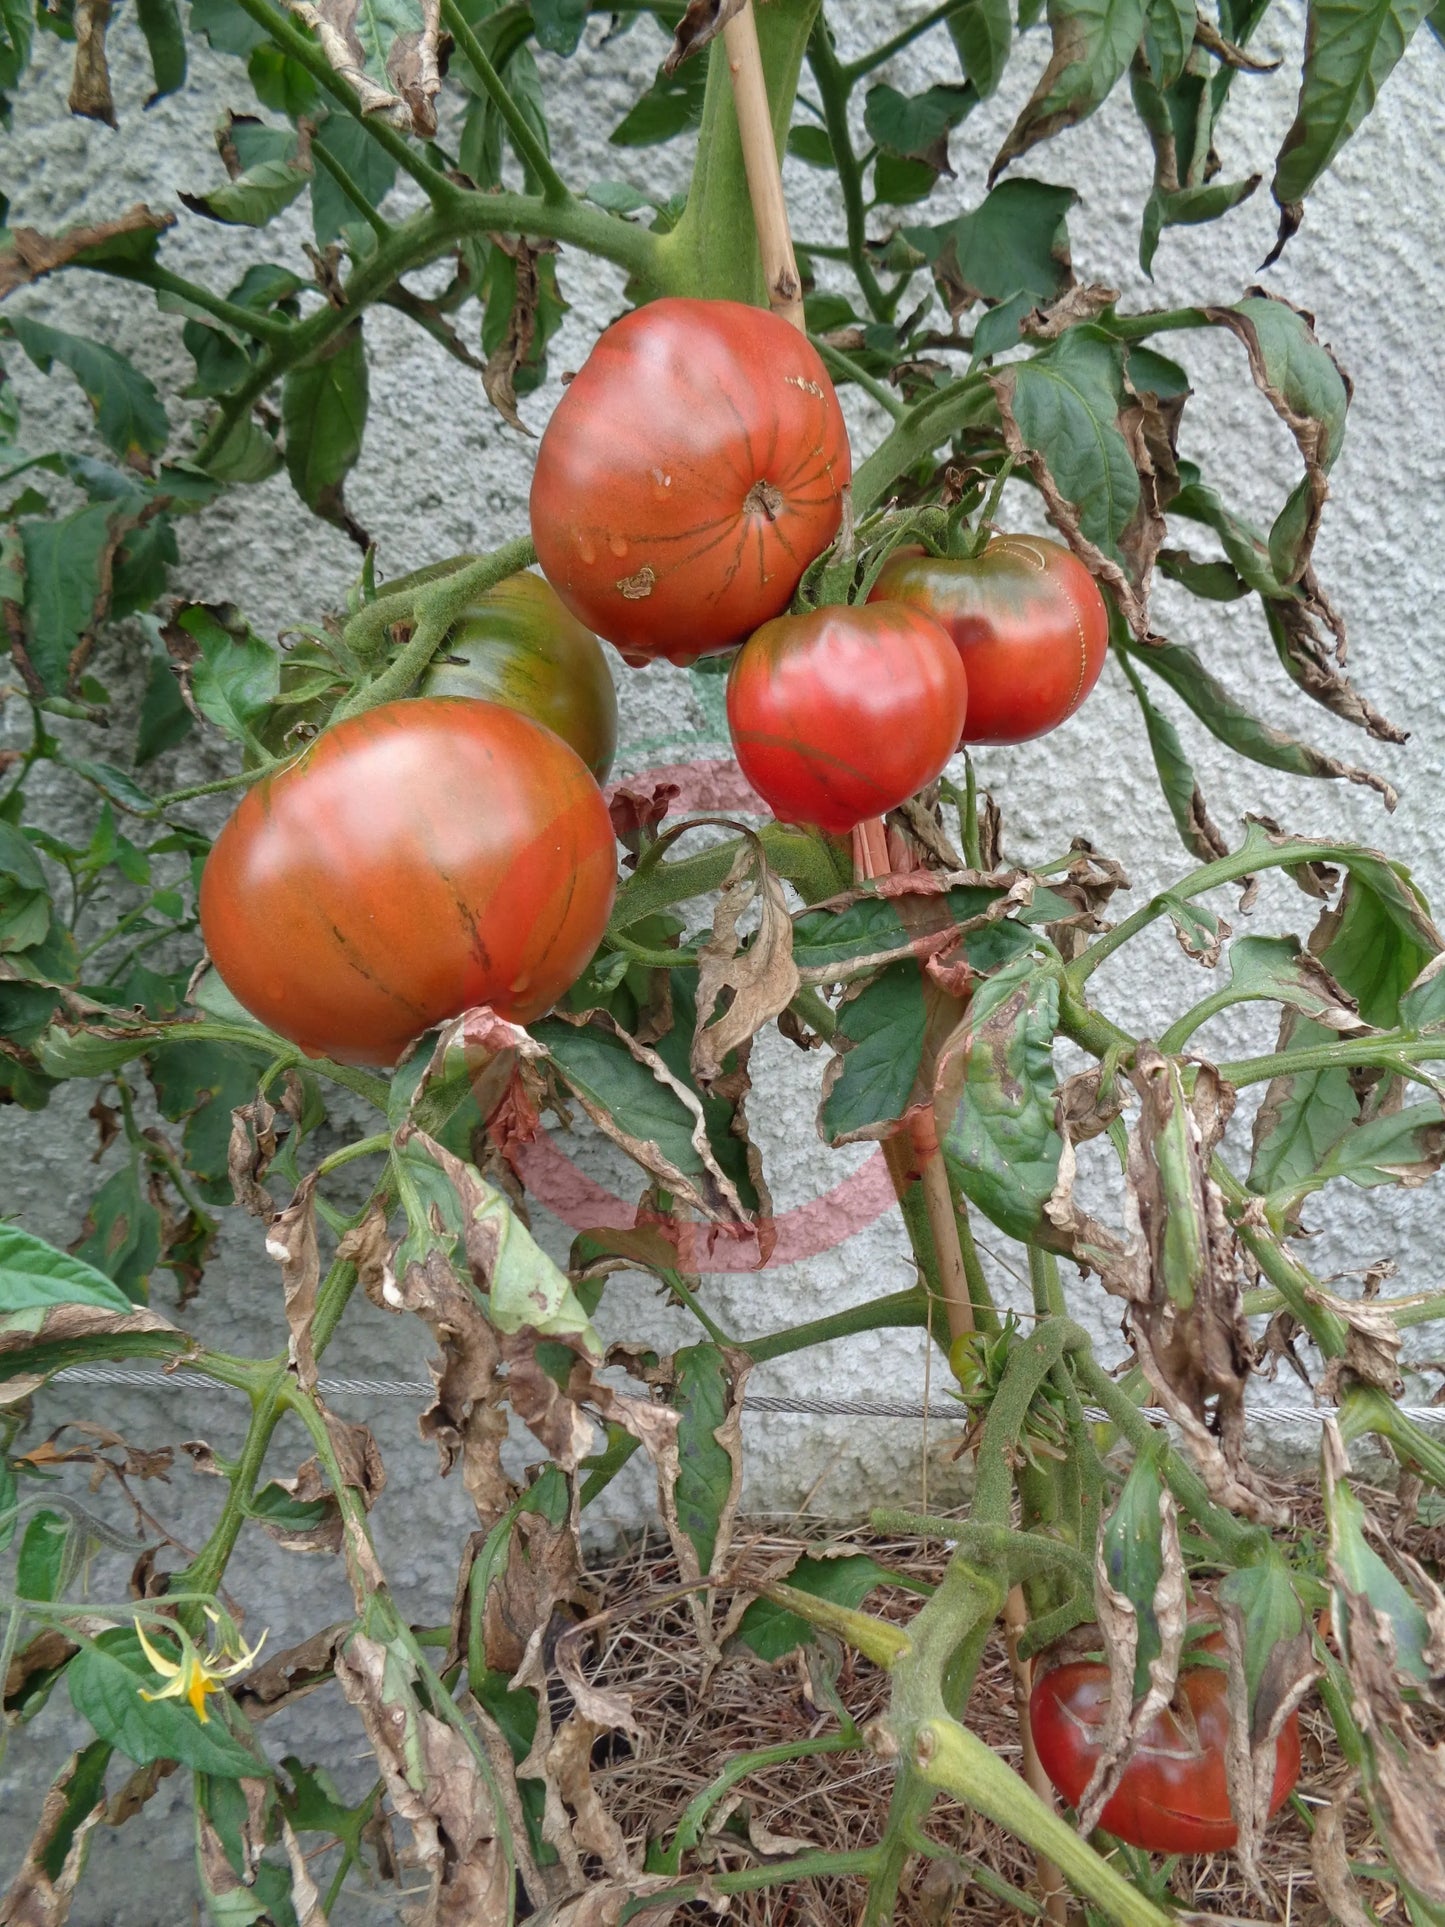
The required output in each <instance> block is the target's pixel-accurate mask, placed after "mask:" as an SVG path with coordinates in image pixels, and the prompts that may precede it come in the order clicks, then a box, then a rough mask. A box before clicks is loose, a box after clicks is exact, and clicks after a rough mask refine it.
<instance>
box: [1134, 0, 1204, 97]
mask: <svg viewBox="0 0 1445 1927" xmlns="http://www.w3.org/2000/svg"><path fill="white" fill-rule="evenodd" d="M1195 18H1196V9H1195V5H1194V0H1147V8H1146V11H1145V15H1144V58H1145V59H1146V60H1147V61H1148V63H1149V71H1150V73H1151V74H1152V75H1153V76H1154V80H1155V84H1156V85H1157V86H1159V87H1165V88H1167V87H1172V86H1173V85H1174V83H1175V81H1176V80H1178V78H1179V76H1180V75H1181V74H1182V73H1183V72H1184V63H1185V61H1186V60H1188V58H1189V56H1190V54H1191V53H1192V52H1193V50H1194V22H1195Z"/></svg>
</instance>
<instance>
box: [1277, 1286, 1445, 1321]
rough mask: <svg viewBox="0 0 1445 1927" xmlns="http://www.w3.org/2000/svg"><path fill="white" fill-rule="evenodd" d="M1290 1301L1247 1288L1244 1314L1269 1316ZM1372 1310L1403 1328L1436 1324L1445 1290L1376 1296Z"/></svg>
mask: <svg viewBox="0 0 1445 1927" xmlns="http://www.w3.org/2000/svg"><path fill="white" fill-rule="evenodd" d="M1286 1302H1287V1301H1286V1299H1285V1295H1284V1293H1283V1292H1282V1291H1264V1290H1260V1291H1247V1292H1246V1293H1245V1294H1244V1315H1245V1317H1246V1318H1268V1317H1270V1316H1271V1315H1272V1314H1273V1313H1274V1312H1277V1311H1279V1310H1280V1309H1281V1308H1282V1307H1283V1306H1284V1305H1285V1304H1286ZM1370 1310H1371V1311H1382V1312H1384V1313H1385V1314H1386V1315H1387V1316H1388V1317H1390V1318H1392V1319H1393V1320H1394V1321H1395V1323H1396V1325H1398V1326H1399V1328H1400V1330H1401V1331H1404V1330H1406V1329H1407V1328H1408V1327H1410V1326H1412V1325H1433V1324H1435V1323H1436V1321H1437V1320H1439V1319H1442V1318H1445V1294H1441V1293H1439V1292H1421V1293H1418V1294H1416V1293H1412V1294H1411V1295H1410V1296H1409V1297H1405V1298H1372V1299H1371V1300H1370Z"/></svg>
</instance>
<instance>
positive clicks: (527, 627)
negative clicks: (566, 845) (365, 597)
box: [387, 571, 617, 783]
mask: <svg viewBox="0 0 1445 1927" xmlns="http://www.w3.org/2000/svg"><path fill="white" fill-rule="evenodd" d="M399 586H400V585H399V584H396V583H388V584H387V587H388V589H389V590H391V591H393V592H395V590H396V589H397V588H398V587H399ZM421 693H422V695H424V696H471V697H474V698H475V697H480V698H483V699H484V700H486V701H489V702H494V703H504V704H505V705H506V707H507V708H508V709H516V710H519V711H520V712H521V714H522V715H524V716H530V717H532V718H533V720H534V721H536V722H539V723H545V724H546V725H547V727H548V728H549V729H555V730H556V732H557V734H558V735H559V736H560V737H561V738H562V740H563V742H564V743H570V744H571V745H572V747H573V749H575V750H576V752H577V754H578V755H579V756H580V757H581V758H582V761H583V762H584V763H585V764H586V765H587V767H588V768H589V769H590V770H591V772H592V774H593V775H594V776H595V777H596V778H597V781H598V782H599V783H605V782H606V781H607V776H608V772H609V771H610V770H611V768H612V759H613V757H614V756H615V755H616V753H617V691H616V689H615V688H614V686H613V682H612V672H611V670H610V669H609V668H608V666H607V658H606V656H605V655H604V654H603V652H602V649H601V646H600V645H599V643H598V641H597V638H596V636H594V635H593V633H592V631H591V630H590V629H586V628H584V627H583V625H582V624H581V623H580V622H579V621H578V620H577V618H576V617H575V616H574V615H572V614H571V613H570V611H568V610H567V609H565V608H563V606H562V603H561V600H560V598H559V597H558V595H557V593H556V591H555V590H554V589H553V588H551V586H550V585H549V584H548V583H546V582H544V581H543V580H542V578H541V576H539V575H533V574H532V573H531V572H530V571H524V572H522V573H520V574H517V575H511V576H508V577H507V578H506V580H505V581H503V582H499V583H498V584H497V585H496V587H495V588H494V589H488V590H486V591H484V593H483V594H481V595H479V596H478V597H477V598H476V600H475V601H474V602H473V603H471V604H470V606H469V607H468V608H467V609H466V610H465V611H464V613H463V614H462V615H461V616H460V617H459V619H458V620H457V621H456V622H455V623H454V624H453V626H452V627H451V628H450V629H449V630H448V631H447V634H446V638H445V640H444V641H443V643H442V645H441V648H440V650H439V652H438V654H437V657H436V660H435V662H434V663H433V664H432V667H431V668H430V669H429V670H428V671H427V673H426V675H425V676H424V677H423V678H422V683H421Z"/></svg>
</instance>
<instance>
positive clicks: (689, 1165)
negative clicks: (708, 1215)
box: [529, 1017, 706, 1184]
mask: <svg viewBox="0 0 1445 1927" xmlns="http://www.w3.org/2000/svg"><path fill="white" fill-rule="evenodd" d="M529 1028H530V1030H531V1033H532V1035H533V1036H534V1037H535V1038H536V1040H537V1042H538V1043H539V1044H542V1045H544V1046H545V1048H546V1051H547V1055H548V1056H549V1057H550V1058H551V1059H552V1062H553V1063H554V1064H555V1065H556V1067H557V1069H558V1071H559V1072H560V1073H561V1075H562V1078H563V1080H564V1081H565V1082H566V1084H567V1085H568V1086H569V1088H570V1089H571V1090H573V1091H574V1092H576V1094H577V1095H578V1096H579V1097H581V1098H583V1099H584V1100H589V1101H590V1102H591V1103H592V1104H593V1105H595V1106H596V1107H597V1108H598V1109H600V1110H603V1111H605V1112H606V1113H607V1114H608V1116H609V1117H610V1118H612V1119H613V1121H614V1122H615V1124H616V1125H617V1127H618V1129H619V1130H620V1131H621V1132H622V1133H623V1134H624V1135H625V1136H626V1137H628V1138H630V1139H632V1140H634V1141H635V1142H636V1143H638V1144H639V1145H641V1146H644V1147H645V1146H653V1147H655V1148H656V1150H657V1152H659V1153H660V1154H661V1156H662V1157H663V1158H665V1159H666V1161H667V1162H668V1164H670V1165H672V1166H673V1167H675V1169H676V1170H678V1171H679V1172H681V1173H682V1175H683V1176H684V1177H685V1178H688V1179H690V1180H691V1181H692V1182H694V1183H696V1184H700V1183H702V1182H703V1181H704V1180H705V1176H706V1166H705V1165H704V1163H703V1160H702V1157H701V1155H700V1153H699V1151H698V1148H697V1145H696V1144H695V1143H694V1141H693V1132H694V1130H695V1128H696V1119H695V1118H694V1116H693V1113H692V1112H691V1111H690V1110H689V1109H688V1107H687V1105H686V1104H684V1103H683V1101H682V1099H681V1098H680V1097H679V1096H678V1094H677V1092H676V1091H674V1090H672V1089H671V1088H670V1087H669V1086H668V1085H666V1084H664V1083H661V1082H660V1081H659V1080H658V1079H657V1078H656V1077H654V1076H653V1074H652V1072H651V1071H650V1070H649V1069H648V1068H647V1066H646V1065H645V1064H640V1063H638V1061H637V1059H636V1058H635V1057H634V1056H633V1055H632V1053H631V1051H629V1050H628V1048H627V1046H626V1045H625V1044H624V1043H623V1042H622V1040H621V1039H620V1038H619V1037H616V1036H614V1035H612V1034H611V1033H610V1032H608V1031H603V1030H599V1029H597V1028H595V1027H594V1026H593V1025H591V1024H588V1025H584V1026H581V1027H578V1026H577V1025H574V1024H564V1023H563V1022H562V1021H561V1020H560V1019H559V1018H555V1017H546V1018H543V1019H542V1021H541V1022H540V1023H537V1024H532V1025H531V1026H529Z"/></svg>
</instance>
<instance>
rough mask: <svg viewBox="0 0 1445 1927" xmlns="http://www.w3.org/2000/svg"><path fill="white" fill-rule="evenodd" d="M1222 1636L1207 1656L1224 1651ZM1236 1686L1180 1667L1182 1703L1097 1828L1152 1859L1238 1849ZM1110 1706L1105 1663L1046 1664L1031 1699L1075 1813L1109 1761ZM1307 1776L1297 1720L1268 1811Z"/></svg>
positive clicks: (1038, 1732) (1204, 1667)
mask: <svg viewBox="0 0 1445 1927" xmlns="http://www.w3.org/2000/svg"><path fill="white" fill-rule="evenodd" d="M1223 1647H1224V1641H1223V1636H1222V1635H1221V1634H1218V1633H1215V1634H1211V1635H1210V1636H1209V1637H1208V1638H1207V1639H1205V1640H1204V1641H1202V1642H1201V1645H1200V1648H1199V1650H1201V1651H1203V1652H1206V1653H1214V1654H1218V1653H1221V1652H1222V1651H1223ZM1228 1690H1229V1680H1228V1675H1227V1674H1226V1672H1225V1670H1224V1668H1223V1666H1222V1665H1218V1666H1211V1665H1209V1664H1207V1663H1204V1664H1199V1663H1194V1664H1190V1663H1189V1660H1188V1656H1187V1655H1186V1662H1185V1664H1184V1665H1183V1666H1182V1667H1181V1669H1180V1673H1179V1681H1178V1685H1177V1688H1176V1690H1175V1696H1174V1702H1173V1704H1172V1705H1171V1706H1168V1707H1166V1708H1165V1709H1164V1710H1163V1711H1162V1712H1161V1713H1158V1714H1156V1716H1155V1718H1154V1719H1153V1720H1152V1721H1151V1723H1150V1725H1149V1727H1148V1729H1147V1730H1146V1731H1145V1733H1144V1734H1143V1736H1142V1737H1141V1739H1140V1741H1139V1744H1138V1746H1137V1748H1136V1749H1135V1751H1134V1754H1133V1757H1132V1758H1131V1759H1130V1761H1129V1763H1128V1765H1127V1766H1126V1767H1125V1768H1124V1773H1123V1777H1122V1779H1121V1780H1120V1781H1119V1784H1118V1786H1117V1787H1116V1788H1115V1790H1114V1792H1113V1794H1112V1795H1111V1796H1110V1798H1109V1799H1108V1801H1107V1802H1106V1803H1105V1805H1104V1809H1103V1812H1102V1814H1101V1816H1100V1822H1099V1824H1100V1825H1101V1826H1102V1827H1103V1828H1104V1829H1105V1831H1106V1832H1108V1833H1112V1834H1113V1835H1114V1836H1115V1837H1116V1838H1117V1839H1119V1840H1125V1841H1127V1842H1128V1843H1129V1845H1130V1846H1134V1847H1144V1848H1147V1849H1148V1850H1149V1851H1150V1852H1151V1853H1214V1852H1217V1851H1218V1850H1219V1849H1221V1848H1224V1847H1232V1846H1233V1845H1234V1843H1235V1841H1236V1840H1237V1839H1238V1837H1239V1825H1238V1822H1237V1821H1236V1819H1235V1817H1234V1813H1233V1810H1232V1809H1231V1807H1230V1802H1229V1786H1228V1780H1227V1774H1226V1767H1225V1755H1226V1749H1227V1747H1228V1744H1229V1733H1230V1724H1231V1721H1230V1712H1229V1705H1228V1700H1227V1694H1228ZM1109 1702H1110V1691H1109V1668H1108V1666H1107V1664H1106V1663H1105V1661H1104V1660H1102V1659H1082V1660H1068V1661H1065V1662H1064V1663H1063V1664H1062V1665H1052V1666H1051V1665H1050V1663H1049V1657H1048V1655H1047V1654H1045V1655H1044V1656H1043V1658H1042V1659H1041V1660H1040V1661H1039V1671H1038V1675H1037V1677H1036V1679H1035V1681H1034V1687H1033V1692H1032V1694H1031V1695H1030V1698H1029V1724H1030V1726H1031V1728H1032V1731H1033V1736H1034V1745H1035V1746H1036V1747H1037V1748H1038V1755H1039V1759H1040V1761H1041V1762H1042V1764H1043V1767H1044V1770H1045V1772H1046V1773H1047V1774H1048V1776H1049V1778H1050V1779H1051V1780H1052V1781H1053V1783H1054V1785H1055V1786H1056V1787H1057V1788H1058V1790H1059V1792H1060V1793H1061V1794H1062V1795H1063V1796H1064V1798H1065V1799H1066V1800H1067V1801H1068V1802H1069V1803H1070V1805H1077V1804H1078V1802H1079V1800H1080V1799H1081V1798H1082V1796H1083V1793H1084V1789H1085V1787H1086V1786H1087V1785H1088V1783H1089V1776H1090V1775H1091V1774H1092V1772H1093V1770H1094V1766H1095V1763H1096V1761H1097V1760H1098V1759H1099V1756H1100V1753H1101V1751H1102V1736H1103V1728H1104V1724H1105V1722H1106V1720H1107V1718H1108V1713H1109ZM1299 1771H1300V1731H1299V1715H1298V1714H1297V1713H1291V1715H1290V1716H1289V1718H1288V1719H1287V1720H1286V1721H1285V1724H1284V1726H1283V1727H1282V1728H1281V1730H1280V1735H1279V1738H1278V1739H1277V1740H1276V1742H1275V1769H1274V1782H1273V1787H1272V1790H1271V1793H1270V1799H1269V1810H1270V1812H1271V1814H1273V1813H1277V1812H1278V1811H1279V1809H1280V1807H1282V1806H1283V1805H1284V1803H1285V1801H1286V1800H1287V1799H1288V1798H1289V1796H1290V1794H1291V1793H1292V1792H1293V1791H1294V1785H1295V1782H1296V1781H1297V1780H1298V1778H1299Z"/></svg>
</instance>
